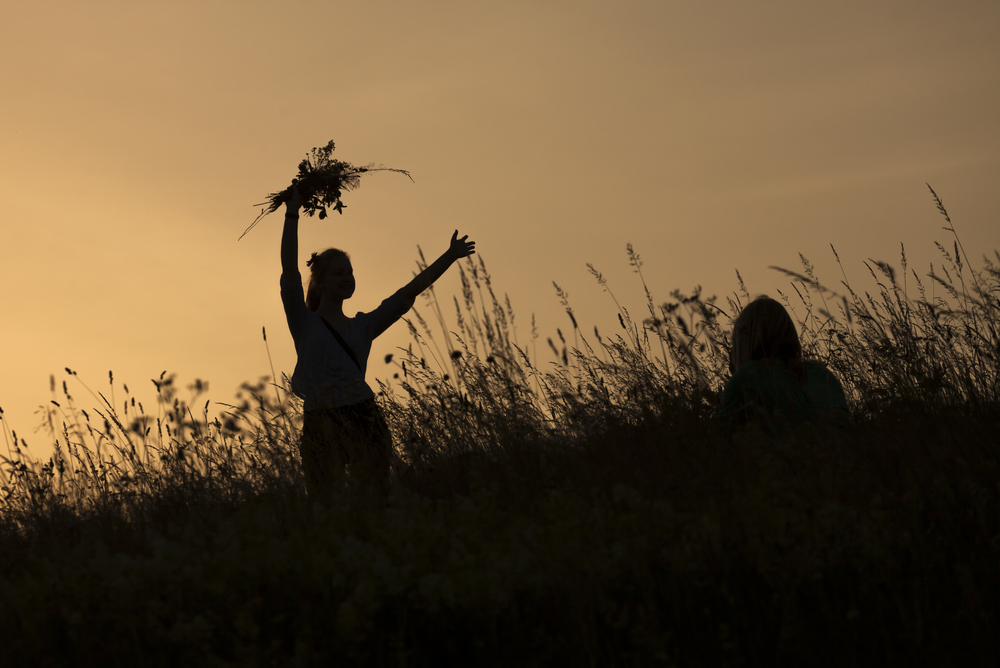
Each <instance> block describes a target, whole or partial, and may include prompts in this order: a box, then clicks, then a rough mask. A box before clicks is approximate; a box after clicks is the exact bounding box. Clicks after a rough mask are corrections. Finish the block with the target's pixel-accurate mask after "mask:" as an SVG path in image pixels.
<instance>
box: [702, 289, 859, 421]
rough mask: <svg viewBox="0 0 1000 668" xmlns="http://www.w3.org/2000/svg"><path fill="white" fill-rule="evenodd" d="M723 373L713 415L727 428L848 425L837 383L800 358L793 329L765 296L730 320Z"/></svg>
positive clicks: (779, 307) (844, 401)
mask: <svg viewBox="0 0 1000 668" xmlns="http://www.w3.org/2000/svg"><path fill="white" fill-rule="evenodd" d="M729 370H730V372H731V373H732V374H733V376H732V378H730V379H729V382H728V383H726V387H725V389H723V391H722V400H721V403H720V406H719V410H718V411H717V412H716V414H715V419H716V420H718V421H720V422H722V423H724V424H726V425H727V426H729V427H734V428H735V427H739V426H741V425H743V424H746V423H747V422H759V423H762V425H763V426H764V427H765V428H772V427H778V428H779V429H780V427H781V426H782V425H784V424H795V423H802V422H813V423H819V422H822V423H839V424H846V423H847V421H848V418H849V413H848V409H847V399H846V397H845V396H844V389H843V387H841V385H840V381H839V380H837V377H836V376H834V375H833V373H831V372H830V371H829V370H828V369H827V368H826V367H825V366H824V365H823V364H821V363H820V362H816V361H812V360H804V359H802V345H801V344H800V343H799V337H798V334H796V332H795V324H794V323H793V322H792V319H791V318H790V317H789V315H788V312H787V311H786V310H785V307H784V306H782V305H781V304H779V303H778V302H776V301H775V300H773V299H771V298H770V297H767V296H761V297H758V298H757V299H755V300H754V301H752V302H750V303H749V304H747V306H746V307H745V308H744V309H743V311H742V312H740V315H739V317H737V318H736V322H735V323H734V324H733V341H732V348H731V349H730V353H729Z"/></svg>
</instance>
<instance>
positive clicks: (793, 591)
mask: <svg viewBox="0 0 1000 668" xmlns="http://www.w3.org/2000/svg"><path fill="white" fill-rule="evenodd" d="M932 194H933V191H932ZM933 198H934V201H935V203H936V205H937V206H938V208H939V210H940V212H941V214H942V215H943V216H944V218H945V220H946V222H947V227H946V229H947V230H948V232H949V233H950V234H952V235H953V236H952V239H951V240H950V242H949V244H948V245H947V246H945V245H939V251H940V253H941V257H942V261H941V262H940V263H939V264H938V266H932V268H931V270H930V272H929V274H927V275H926V276H923V277H921V276H920V275H919V274H918V273H917V272H915V271H912V270H910V269H909V268H908V267H907V264H906V258H905V253H902V252H901V264H902V269H901V270H900V271H898V272H897V270H896V269H895V268H893V267H891V266H890V265H889V264H887V263H885V262H880V261H879V262H876V261H869V262H868V263H866V266H867V269H868V271H869V272H870V274H871V276H873V277H874V279H875V286H876V287H875V290H873V291H870V292H862V291H860V290H856V289H855V288H853V287H852V285H851V283H850V281H848V279H847V276H846V271H843V276H842V278H843V280H842V281H841V282H840V283H839V285H838V287H836V288H832V287H829V286H828V285H827V284H825V283H823V282H822V281H821V280H820V279H819V278H818V277H817V276H816V272H815V271H814V268H813V265H812V264H811V263H810V262H808V261H807V260H806V259H805V258H802V269H801V270H800V271H794V272H793V271H790V270H785V269H781V270H780V271H783V272H784V273H785V274H787V275H788V276H790V277H791V279H792V284H791V289H790V290H789V291H787V294H784V293H783V294H782V295H781V296H780V297H781V298H783V299H785V302H786V305H787V306H788V307H789V309H790V311H791V312H792V313H793V314H794V317H795V318H796V319H797V321H798V324H799V329H800V332H801V335H802V340H803V348H804V349H805V351H806V353H807V355H809V356H811V357H814V358H817V359H820V360H822V361H823V362H825V363H826V364H827V365H828V366H829V367H830V368H831V369H832V370H834V372H835V373H836V374H837V375H838V376H839V377H840V378H841V380H842V381H843V383H844V387H845V390H846V392H847V394H848V397H849V399H850V402H851V406H852V409H853V416H854V417H853V424H852V425H851V426H850V427H849V428H847V429H844V430H829V429H822V428H809V427H808V426H807V427H804V428H802V429H801V430H798V431H795V432H791V433H787V434H784V435H782V436H780V437H771V436H767V435H765V434H763V433H761V432H760V431H758V430H755V429H754V428H753V427H752V426H751V427H750V428H748V429H745V430H743V431H740V432H737V433H727V432H723V431H721V430H720V429H719V428H717V427H716V426H715V425H713V423H712V422H711V420H710V416H711V415H712V413H713V412H714V410H715V407H716V405H717V403H718V397H719V393H720V391H721V389H722V386H723V385H724V383H725V381H726V380H727V377H728V348H729V336H730V323H731V320H732V319H733V318H734V317H735V315H736V314H737V313H738V311H739V309H740V307H741V306H742V304H743V302H744V301H746V300H747V299H749V297H750V295H749V294H748V292H747V291H746V289H745V288H743V286H742V281H740V290H738V291H737V292H736V293H735V294H734V296H733V297H732V298H730V299H727V300H726V303H725V304H724V305H721V306H720V305H717V303H716V301H717V300H715V299H714V298H713V299H708V298H704V297H703V296H702V295H701V293H700V291H699V290H696V291H694V292H693V293H691V294H684V293H680V292H674V293H672V295H671V296H670V299H669V300H667V301H665V302H662V303H658V302H656V301H655V300H654V298H653V292H652V290H650V288H649V287H648V286H647V285H646V282H645V279H644V278H643V275H642V267H643V264H642V260H641V258H640V257H639V255H638V254H637V253H635V252H634V250H633V249H632V248H631V246H629V247H628V248H627V259H628V261H629V263H630V266H631V267H632V268H633V270H634V271H635V272H636V274H637V277H638V279H639V283H640V285H641V286H642V288H643V291H644V295H643V301H644V304H645V311H644V313H643V314H642V315H641V316H635V315H633V314H632V313H630V312H629V310H628V309H627V308H625V307H623V306H621V305H620V304H619V303H618V300H617V297H616V296H615V295H614V293H612V292H611V287H610V286H609V284H608V282H607V281H606V280H605V279H604V277H603V275H602V274H601V273H600V272H599V271H598V270H597V269H596V268H593V267H591V271H592V273H593V275H594V278H595V280H596V281H597V284H598V286H599V287H600V288H602V289H604V290H606V291H608V292H609V294H610V296H611V298H612V300H613V301H614V303H615V304H616V309H617V320H618V324H619V328H618V330H617V331H615V332H612V333H605V334H603V335H602V334H601V333H599V332H598V331H597V329H596V328H595V329H594V331H593V334H591V333H589V332H585V331H584V330H583V328H582V327H580V324H579V323H578V321H577V317H576V314H575V313H574V311H573V308H572V305H571V304H570V302H569V299H568V296H567V295H566V293H565V292H564V291H563V290H562V289H561V288H560V287H559V286H558V285H556V286H555V290H556V295H557V297H558V298H559V299H560V302H561V305H562V308H563V309H564V311H565V314H566V322H567V326H566V332H565V333H564V332H563V331H562V329H560V330H557V332H556V336H555V337H553V338H547V339H546V340H545V341H544V342H542V343H541V345H539V344H540V339H541V337H540V336H539V335H538V333H537V331H536V328H535V327H534V322H532V327H531V332H530V335H529V336H528V337H527V338H526V340H524V341H520V340H519V338H518V329H517V327H516V326H515V314H514V309H513V308H512V307H511V305H510V302H509V300H508V299H507V298H506V297H504V298H502V299H501V298H500V297H498V295H497V294H496V292H495V291H494V287H493V281H492V278H491V276H490V275H489V273H488V272H487V270H486V266H485V264H484V263H483V261H482V259H481V256H480V258H479V259H478V261H476V262H473V261H471V260H470V261H468V262H466V263H464V264H462V265H461V266H460V267H459V271H460V274H461V279H462V293H461V295H458V296H456V297H455V298H454V299H453V300H452V303H451V304H450V305H449V307H448V310H453V318H452V321H451V322H452V324H451V325H449V324H448V323H449V321H448V318H446V316H445V308H444V307H443V305H442V303H441V301H439V300H438V298H437V295H436V294H435V292H434V291H433V289H432V290H430V291H428V293H427V301H426V303H425V305H423V306H421V308H420V309H417V310H415V311H414V312H413V315H412V318H409V319H408V320H407V323H408V325H409V327H410V330H411V333H412V336H413V343H412V344H411V345H410V346H409V347H408V349H406V350H401V351H399V354H397V355H394V356H391V358H390V359H387V360H386V362H387V364H388V365H390V366H389V368H391V369H392V370H393V372H394V373H395V374H396V376H397V378H395V379H393V380H391V381H387V382H384V383H380V393H379V400H380V402H381V405H382V407H383V409H384V411H385V413H386V416H387V419H388V420H389V422H390V424H391V427H392V430H393V433H394V435H395V438H396V443H397V460H396V462H395V465H394V471H395V478H396V483H395V484H394V487H393V491H392V493H391V495H390V498H389V500H388V502H387V504H386V505H385V506H384V507H383V506H378V507H372V506H370V505H368V504H366V503H365V502H364V498H365V497H363V496H358V495H356V494H355V493H354V492H352V491H351V490H350V489H345V490H344V491H343V492H341V493H338V494H336V495H335V496H334V497H333V498H332V499H331V501H330V502H328V503H321V504H320V503H314V502H313V500H311V499H309V498H307V497H306V495H305V492H304V485H303V480H302V474H301V470H300V464H299V461H298V459H297V456H298V455H297V438H298V433H299V430H300V428H301V405H300V404H299V403H298V401H297V400H296V399H295V397H294V395H292V394H291V393H290V392H289V391H288V386H287V380H284V381H283V382H277V383H276V382H273V381H272V380H271V379H261V380H260V381H258V382H257V383H254V384H246V385H244V386H243V388H242V391H241V393H240V395H239V396H238V397H237V398H236V400H235V402H233V403H232V404H217V405H216V409H215V410H214V411H211V410H210V408H211V402H209V401H205V403H204V404H202V401H203V400H204V399H203V396H204V392H203V390H204V385H203V384H202V383H201V382H200V381H196V382H195V383H194V384H192V385H191V386H190V387H189V388H188V390H189V392H190V393H191V398H190V399H188V400H184V399H182V398H181V396H180V395H181V392H180V391H179V390H178V388H177V384H176V381H175V378H174V377H173V376H167V375H166V374H163V375H161V377H160V378H159V379H158V380H156V381H154V382H155V384H156V390H157V405H156V406H155V410H151V411H149V412H148V413H147V412H146V410H145V409H144V407H143V406H142V404H141V402H138V401H136V400H135V398H134V396H133V395H132V394H131V393H130V392H129V390H128V388H127V386H124V385H123V386H119V385H116V384H115V381H114V378H113V376H111V375H110V374H109V379H108V380H109V384H108V387H107V389H106V390H104V391H101V392H92V391H91V390H90V389H89V388H88V387H87V386H86V385H85V384H83V382H82V381H81V380H80V379H79V378H78V377H77V375H76V374H75V373H74V372H72V371H71V370H69V369H67V370H66V374H67V375H66V379H65V381H64V382H62V383H61V384H60V385H58V386H57V384H56V383H55V381H53V391H54V392H55V391H56V389H57V387H60V386H61V391H62V394H61V395H59V396H54V398H53V400H52V402H51V404H50V405H49V408H48V413H47V417H46V421H45V425H44V428H45V429H46V430H47V433H48V434H49V435H50V438H51V439H52V441H53V453H52V456H51V457H50V458H48V459H45V460H35V459H32V458H30V457H28V456H27V455H26V454H25V451H26V445H25V443H24V440H23V439H21V438H20V437H18V436H17V434H15V433H13V432H11V431H9V430H8V429H7V426H6V425H7V423H6V422H4V437H5V440H6V443H7V447H8V456H7V457H6V458H4V464H3V467H2V472H3V473H2V482H3V487H2V492H3V500H2V502H0V541H2V542H0V545H2V548H3V549H2V550H0V568H2V572H3V576H2V577H3V580H2V586H0V628H3V629H4V631H3V643H2V645H0V646H2V647H3V652H4V657H5V658H7V657H10V660H11V661H14V660H23V661H34V662H36V663H40V662H43V660H44V661H47V662H51V663H65V662H68V661H71V660H72V661H76V662H81V661H82V662H84V663H87V662H93V663H100V664H101V665H118V664H121V665H125V664H128V665H134V664H136V663H143V664H151V665H154V664H162V665H173V664H177V663H180V662H184V663H196V664H215V665H223V664H248V663H255V664H256V663H261V664H263V663H277V664H282V665H284V664H293V663H296V664H307V665H311V664H315V663H324V662H329V661H331V660H341V661H351V662H352V663H358V664H363V665H407V664H410V665H413V664H416V665H431V664H435V665H437V664H442V663H445V664H450V663H472V664H498V665H506V664H509V663H512V662H515V661H516V662H519V663H527V664H539V665H541V664H546V665H548V664H553V663H554V664H565V665H580V664H584V663H586V664H592V665H593V664H602V665H649V664H656V663H662V664H664V665H682V664H683V665H701V664H705V665H721V664H740V663H763V662H765V661H766V662H769V663H773V662H779V663H803V662H805V661H809V662H810V663H829V664H835V665H845V664H862V663H870V662H872V661H878V662H880V663H884V664H897V665H898V664H907V665H909V664H914V663H932V664H935V665H947V664H952V663H954V664H959V663H961V664H962V665H979V664H984V665H986V664H995V661H996V659H997V658H998V657H997V654H998V652H997V647H996V645H995V643H994V632H995V629H996V627H997V623H998V616H1000V574H998V572H997V569H996V564H997V560H998V558H1000V487H998V486H997V482H996V481H997V480H998V479H1000V478H998V474H1000V456H998V448H997V445H996V434H997V433H1000V429H998V428H1000V418H998V413H1000V412H998V410H997V408H998V395H997V390H998V385H997V383H998V368H997V358H998V353H1000V337H998V323H1000V317H998V316H1000V301H998V299H1000V271H998V268H997V265H996V264H994V263H992V262H991V261H990V260H989V259H984V265H983V268H982V269H979V270H975V271H974V270H972V269H971V265H970V262H969V258H968V257H967V256H966V255H965V252H964V250H963V249H962V247H961V243H960V241H959V239H958V236H957V233H955V230H954V226H953V225H952V224H951V221H950V219H949V218H948V214H947V211H946V210H945V208H944V206H943V204H942V203H941V201H940V199H939V198H938V197H937V195H936V194H933ZM834 254H835V255H836V251H834ZM837 260H838V262H839V257H838V258H837ZM998 260H1000V256H998ZM842 269H843V268H842ZM911 281H912V285H911ZM426 314H429V317H425V315H426ZM265 341H266V337H265ZM119 387H120V388H121V389H119ZM80 393H83V394H85V395H86V396H88V397H90V400H91V401H92V402H93V404H95V406H94V407H92V408H89V409H85V408H82V407H81V406H80V403H79V401H78V400H77V399H76V398H75V397H74V394H80ZM956 639H961V640H962V641H963V642H962V644H961V645H960V646H958V647H960V648H961V650H960V651H956V649H955V648H956V647H957V646H956V645H955V644H953V643H954V642H955V640H956Z"/></svg>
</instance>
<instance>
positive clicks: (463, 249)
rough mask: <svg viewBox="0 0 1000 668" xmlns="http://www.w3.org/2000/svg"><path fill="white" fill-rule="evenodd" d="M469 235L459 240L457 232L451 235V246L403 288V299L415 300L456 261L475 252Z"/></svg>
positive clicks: (473, 242) (474, 245)
mask: <svg viewBox="0 0 1000 668" xmlns="http://www.w3.org/2000/svg"><path fill="white" fill-rule="evenodd" d="M468 239H469V235H465V236H464V237H462V238H461V239H459V238H458V230H455V233H454V234H452V235H451V245H450V246H449V247H448V250H446V251H445V252H444V254H443V255H441V257H439V258H438V259H436V260H434V263H433V264H432V265H430V266H429V267H427V268H426V269H424V270H423V271H422V272H420V273H419V274H417V275H416V277H414V279H413V280H412V281H410V282H409V283H408V284H407V285H406V287H404V288H403V289H402V290H400V292H401V293H402V295H403V297H405V298H407V299H416V298H417V295H419V294H420V293H421V292H423V291H424V290H426V289H427V288H429V287H431V285H432V284H433V283H434V281H436V280H437V279H439V278H441V275H442V274H444V272H446V271H447V270H448V267H450V266H451V265H452V264H453V263H454V262H455V261H456V260H460V259H462V258H463V257H468V256H470V255H473V254H474V253H475V252H476V242H475V241H469V240H468Z"/></svg>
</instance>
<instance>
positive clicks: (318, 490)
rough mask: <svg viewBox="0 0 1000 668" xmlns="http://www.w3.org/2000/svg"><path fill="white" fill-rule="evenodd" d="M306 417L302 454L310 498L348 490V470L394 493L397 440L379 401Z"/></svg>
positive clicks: (308, 413) (355, 477) (364, 481)
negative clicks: (391, 487)
mask: <svg viewBox="0 0 1000 668" xmlns="http://www.w3.org/2000/svg"><path fill="white" fill-rule="evenodd" d="M302 417H303V421H302V442H301V444H300V446H299V452H300V453H301V455H302V468H303V470H304V472H305V476H306V489H307V490H308V492H309V495H310V496H315V495H326V494H328V493H329V492H331V491H333V490H334V489H338V488H341V487H343V484H344V470H345V468H346V467H349V470H350V475H351V479H352V480H357V481H358V482H359V483H361V484H364V485H365V486H370V487H373V488H377V489H379V490H380V491H381V492H382V493H383V494H384V493H387V492H388V485H389V465H390V461H391V454H392V435H391V433H390V432H389V425H387V424H386V422H385V417H383V415H382V411H381V409H379V407H378V404H376V403H375V400H374V399H368V400H366V401H362V402H360V403H357V404H351V405H350V406H338V407H334V408H316V409H312V410H308V411H305V412H304V413H303V416H302Z"/></svg>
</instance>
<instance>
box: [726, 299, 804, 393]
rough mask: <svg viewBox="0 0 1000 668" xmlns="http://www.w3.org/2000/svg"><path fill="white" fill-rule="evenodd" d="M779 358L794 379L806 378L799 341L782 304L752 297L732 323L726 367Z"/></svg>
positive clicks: (738, 366) (732, 368)
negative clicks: (730, 345) (730, 347)
mask: <svg viewBox="0 0 1000 668" xmlns="http://www.w3.org/2000/svg"><path fill="white" fill-rule="evenodd" d="M758 360H759V361H768V360H775V361H782V362H784V363H785V364H786V365H787V366H788V371H789V372H790V373H791V374H792V377H793V378H794V379H795V380H797V381H798V382H802V381H804V380H805V377H806V370H805V366H803V363H802V344H801V343H799V335H798V333H797V332H796V331H795V323H793V322H792V319H791V317H789V315H788V311H786V310H785V307H784V306H782V305H781V304H779V303H778V302H776V301H775V300H773V299H771V298H770V297H768V296H767V295H761V296H760V297H757V299H755V300H753V301H752V302H750V303H749V304H747V305H746V307H745V308H744V309H743V311H741V312H740V315H739V317H737V318H736V322H735V323H734V324H733V347H732V349H731V350H730V352H729V366H730V369H731V370H732V372H733V373H736V371H737V370H738V369H739V368H740V367H741V366H743V365H744V364H746V363H747V362H751V361H758Z"/></svg>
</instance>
